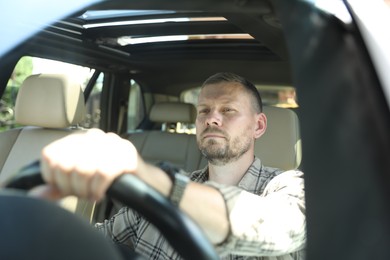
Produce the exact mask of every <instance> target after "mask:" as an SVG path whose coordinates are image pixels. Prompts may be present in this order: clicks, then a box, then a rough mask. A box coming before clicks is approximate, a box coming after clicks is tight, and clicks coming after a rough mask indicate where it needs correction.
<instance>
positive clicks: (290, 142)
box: [255, 107, 302, 170]
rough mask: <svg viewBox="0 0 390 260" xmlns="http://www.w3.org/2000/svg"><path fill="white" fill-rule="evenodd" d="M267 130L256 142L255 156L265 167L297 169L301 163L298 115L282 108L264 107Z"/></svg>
mask: <svg viewBox="0 0 390 260" xmlns="http://www.w3.org/2000/svg"><path fill="white" fill-rule="evenodd" d="M263 112H264V113H265V115H266V116H267V119H268V121H267V130H266V132H265V133H264V135H263V136H261V137H260V138H259V139H258V140H256V142H255V154H256V156H257V157H259V158H260V159H261V161H262V162H263V164H264V165H266V166H270V167H276V168H281V169H284V170H291V169H297V168H298V167H299V165H300V163H301V158H302V152H301V149H302V148H301V138H300V131H299V120H298V116H297V115H296V113H295V112H294V111H292V110H290V109H286V108H280V107H264V110H263Z"/></svg>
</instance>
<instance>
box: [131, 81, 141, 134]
mask: <svg viewBox="0 0 390 260" xmlns="http://www.w3.org/2000/svg"><path fill="white" fill-rule="evenodd" d="M127 116H128V118H127V130H128V131H133V130H135V129H137V127H138V126H139V124H140V123H141V121H142V119H143V118H144V117H145V106H144V101H143V98H142V91H141V87H140V86H139V84H138V83H137V82H135V81H134V80H131V81H130V92H129V105H128V111H127Z"/></svg>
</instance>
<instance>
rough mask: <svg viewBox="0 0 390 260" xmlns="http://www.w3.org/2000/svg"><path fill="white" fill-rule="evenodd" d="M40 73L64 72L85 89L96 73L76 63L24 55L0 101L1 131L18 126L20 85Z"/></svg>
mask: <svg viewBox="0 0 390 260" xmlns="http://www.w3.org/2000/svg"><path fill="white" fill-rule="evenodd" d="M40 73H62V74H66V75H69V77H74V78H75V79H76V80H77V81H79V83H80V85H81V86H82V88H83V90H84V88H85V86H86V85H87V83H88V81H89V80H90V78H91V76H92V75H93V73H94V70H93V69H91V68H87V67H82V66H78V65H74V64H69V63H64V62H59V61H55V60H49V59H42V58H36V57H29V56H25V57H22V58H21V59H20V60H19V61H18V63H17V64H16V66H15V69H14V71H13V73H12V75H11V77H10V79H9V80H8V83H7V87H6V89H5V91H4V94H3V96H2V97H1V101H0V102H1V103H0V131H4V130H7V129H11V128H15V127H18V125H16V123H15V118H14V107H15V100H16V96H17V93H18V90H19V87H20V86H21V84H22V83H23V81H24V80H25V79H26V78H27V77H28V76H30V75H33V74H40Z"/></svg>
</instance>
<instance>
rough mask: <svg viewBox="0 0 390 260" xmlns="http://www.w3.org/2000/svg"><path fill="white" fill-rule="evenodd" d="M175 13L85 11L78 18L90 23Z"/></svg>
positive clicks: (154, 11) (155, 11)
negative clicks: (109, 19)
mask: <svg viewBox="0 0 390 260" xmlns="http://www.w3.org/2000/svg"><path fill="white" fill-rule="evenodd" d="M174 13H176V11H169V10H163V11H162V10H96V11H86V12H85V13H84V14H82V15H81V16H79V18H81V19H83V20H86V21H90V20H99V19H107V18H119V17H132V16H142V15H158V14H174Z"/></svg>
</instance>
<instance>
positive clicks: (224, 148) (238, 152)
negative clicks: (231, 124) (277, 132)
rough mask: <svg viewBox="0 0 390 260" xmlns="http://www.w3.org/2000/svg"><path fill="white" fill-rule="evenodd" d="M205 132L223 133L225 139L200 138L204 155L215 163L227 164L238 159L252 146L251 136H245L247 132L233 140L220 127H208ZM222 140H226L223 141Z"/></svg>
mask: <svg viewBox="0 0 390 260" xmlns="http://www.w3.org/2000/svg"><path fill="white" fill-rule="evenodd" d="M205 133H220V134H223V136H224V137H225V140H220V141H216V140H214V139H212V138H210V139H209V140H206V141H205V142H202V138H201V140H198V146H199V149H200V151H201V152H202V154H203V156H205V158H206V159H207V160H208V161H209V163H211V164H213V165H225V164H227V163H229V162H234V161H237V160H238V159H239V158H241V156H242V155H244V154H245V153H246V152H247V151H248V150H249V149H250V146H251V141H252V140H251V138H250V137H247V138H245V134H242V135H239V136H237V137H235V138H234V139H232V140H231V138H230V137H229V135H227V133H225V132H224V131H222V130H220V129H212V128H207V129H206V130H205V131H204V132H203V133H202V135H201V136H203V134H205ZM221 142H224V144H223V143H221Z"/></svg>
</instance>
